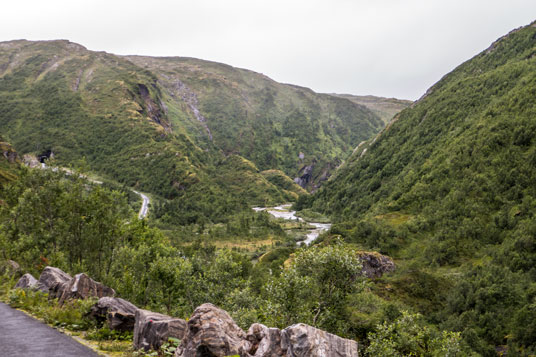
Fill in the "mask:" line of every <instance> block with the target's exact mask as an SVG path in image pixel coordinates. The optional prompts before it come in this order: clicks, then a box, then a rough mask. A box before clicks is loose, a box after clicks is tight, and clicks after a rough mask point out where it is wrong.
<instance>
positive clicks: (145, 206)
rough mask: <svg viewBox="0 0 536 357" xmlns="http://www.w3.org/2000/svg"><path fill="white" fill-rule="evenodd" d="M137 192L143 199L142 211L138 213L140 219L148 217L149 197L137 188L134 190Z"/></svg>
mask: <svg viewBox="0 0 536 357" xmlns="http://www.w3.org/2000/svg"><path fill="white" fill-rule="evenodd" d="M132 192H134V193H135V194H137V195H139V196H140V197H141V199H142V200H143V203H142V204H141V208H140V213H139V214H138V218H139V219H144V218H145V217H147V212H148V211H149V197H147V196H146V195H144V194H143V193H141V192H138V191H136V190H132Z"/></svg>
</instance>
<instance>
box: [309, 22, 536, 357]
mask: <svg viewBox="0 0 536 357" xmlns="http://www.w3.org/2000/svg"><path fill="white" fill-rule="evenodd" d="M535 93H536V26H535V25H529V26H526V27H524V28H520V29H518V30H515V31H513V32H511V33H510V34H508V35H507V36H505V37H503V38H501V39H499V40H498V41H496V42H495V43H494V44H493V45H492V46H490V47H489V48H488V49H487V50H485V51H483V52H482V53H480V54H478V55H477V56H475V57H474V58H472V59H471V60H469V61H467V62H466V63H464V64H462V65H461V66H459V67H458V68H456V69H455V70H454V71H453V72H452V73H450V74H448V75H446V76H445V77H444V78H443V79H442V80H441V81H439V82H438V83H437V84H436V85H434V86H433V87H432V88H431V89H430V90H429V91H428V92H427V93H426V95H425V96H423V98H421V99H420V100H419V101H418V102H416V103H415V105H414V106H412V107H411V108H408V109H405V110H403V111H402V112H401V113H400V114H399V115H398V116H397V117H396V120H395V121H393V122H392V123H391V124H390V125H389V126H388V127H387V128H386V129H385V130H384V131H383V132H382V133H381V134H380V135H379V136H378V137H377V138H375V139H373V140H371V141H369V142H368V143H367V144H365V145H361V146H360V147H359V149H358V150H356V152H355V153H354V154H353V156H352V157H351V158H350V160H348V161H347V162H346V164H345V165H344V167H343V168H341V170H340V171H339V172H338V173H337V175H336V177H334V178H332V179H331V180H330V182H329V183H328V184H327V185H326V186H325V187H324V188H323V189H321V190H320V191H319V192H318V193H317V194H316V195H315V196H314V197H312V199H311V200H307V199H303V200H301V201H300V202H299V206H301V207H309V206H310V207H312V208H313V209H315V210H319V211H323V212H326V213H328V214H330V215H331V217H332V219H333V220H334V221H335V222H336V223H337V224H335V225H334V227H333V229H332V231H333V233H339V234H342V235H343V236H344V237H345V239H346V240H347V241H351V242H354V243H357V244H360V245H362V246H364V247H367V248H377V249H379V250H380V251H382V252H385V253H388V254H390V255H393V256H395V257H397V258H398V259H399V261H400V265H401V269H400V270H399V273H398V275H397V277H396V278H394V279H393V281H390V282H389V286H390V289H391V290H390V292H389V293H388V294H389V296H390V297H391V298H394V297H396V298H398V299H400V300H403V301H405V302H407V303H409V304H411V305H413V306H414V307H415V308H416V309H419V310H421V311H422V312H424V313H426V315H427V317H428V318H429V320H430V321H432V322H434V323H437V324H439V325H441V327H443V328H448V329H452V330H455V331H461V332H462V336H463V337H464V339H465V341H466V342H467V343H468V344H469V345H470V346H471V347H472V348H473V349H474V350H475V351H478V352H479V353H480V354H483V355H490V356H491V355H495V347H497V346H507V347H508V348H509V349H510V352H511V353H512V354H513V355H516V353H519V354H530V353H534V352H535V351H536V345H535V341H536V325H535V324H534V323H535V321H536V319H535V317H536V309H535V305H534V303H535V301H536V300H534V299H535V296H536V294H535V291H536V290H535V287H536V274H535V272H536V270H535V268H534V267H535V266H536V244H535V236H536V235H535V233H536V225H535V223H534V222H535V212H536V186H535V185H534V182H536V165H535V164H536V141H535V139H534V138H535V134H536V96H535ZM497 348H505V347H497ZM509 355H510V354H509Z"/></svg>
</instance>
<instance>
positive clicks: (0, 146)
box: [0, 137, 19, 187]
mask: <svg viewBox="0 0 536 357" xmlns="http://www.w3.org/2000/svg"><path fill="white" fill-rule="evenodd" d="M18 163H19V157H18V154H17V152H16V151H15V150H14V149H13V148H12V147H11V145H10V144H9V143H6V142H4V141H3V140H2V137H0V187H1V186H3V185H4V184H6V183H8V182H10V181H13V180H15V179H16V177H17V176H16V170H17V164H18Z"/></svg>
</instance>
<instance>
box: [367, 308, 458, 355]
mask: <svg viewBox="0 0 536 357" xmlns="http://www.w3.org/2000/svg"><path fill="white" fill-rule="evenodd" d="M369 342H370V345H369V346H368V348H367V350H366V353H367V355H369V356H445V357H450V356H462V355H465V354H464V353H462V348H461V339H460V334H459V333H455V332H442V333H439V332H438V331H436V330H434V329H433V328H431V327H429V326H426V325H425V323H424V321H423V319H422V316H420V315H418V314H410V313H408V312H407V311H403V312H402V316H401V317H399V318H398V319H397V320H396V321H394V322H393V323H391V324H388V323H383V324H382V325H380V326H378V328H377V331H376V332H374V333H371V334H370V335H369Z"/></svg>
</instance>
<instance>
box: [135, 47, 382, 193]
mask: <svg viewBox="0 0 536 357" xmlns="http://www.w3.org/2000/svg"><path fill="white" fill-rule="evenodd" d="M127 58H128V59H129V60H131V61H132V62H133V63H136V64H137V65H139V66H140V67H143V68H145V69H147V70H149V71H151V72H152V73H155V75H156V76H157V77H158V81H159V83H160V84H161V86H162V87H164V88H166V94H167V95H168V96H169V97H168V98H169V99H168V100H166V103H169V105H168V106H169V107H170V111H171V106H174V105H175V106H177V105H182V106H183V107H184V106H185V103H186V107H187V110H188V111H189V112H194V111H195V110H196V109H197V110H199V112H200V114H201V116H202V117H198V118H197V119H196V118H195V115H190V118H191V119H190V124H189V126H188V128H189V129H188V130H189V131H188V132H189V134H190V135H191V136H192V137H195V138H197V140H198V141H197V142H198V143H201V142H209V143H211V144H213V145H215V146H217V147H218V148H220V149H221V150H223V152H224V153H226V154H238V155H241V156H243V157H246V158H247V159H249V160H251V161H252V162H254V163H255V165H256V166H257V167H258V168H259V169H260V170H269V169H278V170H281V171H283V172H285V174H286V175H288V176H290V177H293V178H294V177H299V176H302V175H303V172H302V171H303V169H304V167H306V166H309V165H312V166H313V167H314V168H313V172H312V174H311V177H310V178H309V177H308V178H307V180H306V182H304V186H307V187H308V188H311V187H313V186H315V185H318V183H319V182H320V181H322V180H323V179H325V178H326V177H328V176H329V174H330V173H331V171H332V169H333V168H335V167H337V165H338V164H339V163H340V162H341V161H342V160H343V159H345V158H346V157H347V155H348V154H349V153H350V151H351V150H352V149H353V148H354V147H355V145H357V144H358V143H359V142H361V141H362V140H365V139H368V138H370V137H371V136H372V135H374V134H375V133H377V132H378V131H379V130H380V129H381V127H383V123H382V122H381V120H380V119H379V118H378V117H377V116H376V115H375V114H374V113H372V112H371V111H370V110H368V109H367V108H366V107H364V106H362V105H359V104H356V103H353V102H351V101H349V100H346V99H342V98H337V97H333V96H330V95H326V94H317V93H314V92H313V91H311V90H310V89H307V88H302V87H297V86H291V85H285V84H280V83H277V82H274V81H273V80H271V79H269V78H268V77H266V76H264V75H262V74H259V73H255V72H252V71H248V70H244V69H238V68H233V67H231V66H228V65H224V64H220V63H214V62H208V61H202V60H198V59H193V58H178V57H168V58H152V57H140V56H129V57H127ZM177 99H182V101H177ZM177 110H179V109H177ZM192 121H193V122H194V123H193V124H192V123H191V122H192ZM200 145H201V144H200Z"/></svg>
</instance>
